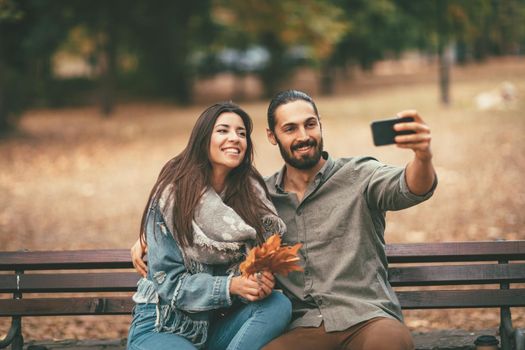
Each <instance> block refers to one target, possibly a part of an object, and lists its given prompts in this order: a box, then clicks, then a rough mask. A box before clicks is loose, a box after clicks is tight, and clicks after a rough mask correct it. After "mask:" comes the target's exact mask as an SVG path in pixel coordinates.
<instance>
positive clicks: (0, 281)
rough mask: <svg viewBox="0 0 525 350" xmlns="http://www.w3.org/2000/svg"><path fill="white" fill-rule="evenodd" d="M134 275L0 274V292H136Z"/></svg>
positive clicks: (112, 273)
mask: <svg viewBox="0 0 525 350" xmlns="http://www.w3.org/2000/svg"><path fill="white" fill-rule="evenodd" d="M139 279H140V276H139V275H138V274H137V273H136V272H100V273H60V274H32V275H31V274H23V275H20V279H19V282H18V288H17V276H16V275H0V293H14V292H22V293H56V292H59V293H60V292H66V293H70V292H71V293H72V292H119V291H123V292H128V291H134V290H136V289H137V281H138V280H139Z"/></svg>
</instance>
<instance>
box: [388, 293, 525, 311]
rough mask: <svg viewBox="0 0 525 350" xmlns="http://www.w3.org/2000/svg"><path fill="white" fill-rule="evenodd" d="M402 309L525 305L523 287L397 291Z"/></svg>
mask: <svg viewBox="0 0 525 350" xmlns="http://www.w3.org/2000/svg"><path fill="white" fill-rule="evenodd" d="M396 295H397V297H398V299H399V302H400V303H401V307H402V308H403V309H453V308H484V307H501V306H510V307H513V306H525V289H482V290H436V291H434V290H425V291H399V292H396Z"/></svg>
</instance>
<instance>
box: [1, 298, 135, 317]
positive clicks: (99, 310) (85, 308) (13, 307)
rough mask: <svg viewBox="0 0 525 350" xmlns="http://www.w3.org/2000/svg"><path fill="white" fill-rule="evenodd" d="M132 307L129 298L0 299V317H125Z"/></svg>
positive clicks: (132, 303) (133, 304)
mask: <svg viewBox="0 0 525 350" xmlns="http://www.w3.org/2000/svg"><path fill="white" fill-rule="evenodd" d="M134 306H135V303H134V302H133V301H132V300H131V297H103V298H100V297H84V298H67V299H59V298H39V299H20V300H13V299H0V317H2V316H66V315H102V314H103V315H126V314H130V313H131V310H132V309H133V307H134Z"/></svg>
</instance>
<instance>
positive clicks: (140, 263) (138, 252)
mask: <svg viewBox="0 0 525 350" xmlns="http://www.w3.org/2000/svg"><path fill="white" fill-rule="evenodd" d="M147 252H148V247H147V246H146V245H142V242H141V241H140V239H137V241H136V242H135V244H133V247H131V250H130V253H131V262H132V263H133V267H134V268H135V270H136V271H137V272H138V273H139V274H140V275H141V276H142V277H146V275H147V274H148V267H147V266H146V263H145V262H144V255H146V253H147Z"/></svg>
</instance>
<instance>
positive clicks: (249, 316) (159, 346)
mask: <svg viewBox="0 0 525 350" xmlns="http://www.w3.org/2000/svg"><path fill="white" fill-rule="evenodd" d="M291 313H292V305H291V303H290V300H289V299H288V298H287V297H285V296H284V295H283V294H282V293H280V292H275V291H274V292H272V294H270V295H269V296H268V297H267V298H265V299H263V300H259V301H256V302H253V303H247V304H243V305H241V306H240V307H238V308H236V309H235V310H234V311H232V312H231V313H230V314H229V315H227V316H226V317H224V318H220V319H218V320H215V321H213V320H212V322H211V324H210V329H209V333H208V341H207V342H206V348H207V349H210V350H223V349H224V350H243V349H246V350H254V349H260V348H262V347H263V346H264V345H266V344H267V343H269V342H270V341H271V340H272V339H274V338H276V337H277V336H279V335H281V333H283V332H284V330H285V329H286V327H287V326H288V323H289V322H290V318H291ZM155 319H156V312H155V305H154V304H143V305H138V306H137V307H136V308H135V316H134V317H133V321H132V323H131V327H130V329H129V334H128V349H132V350H146V349H154V350H164V349H166V350H168V349H169V350H174V349H177V350H179V349H180V350H186V349H196V348H195V346H194V345H193V344H192V343H191V342H190V341H189V340H187V339H186V338H184V337H181V336H179V335H177V334H172V333H163V332H160V333H157V332H155V331H154V329H155Z"/></svg>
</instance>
